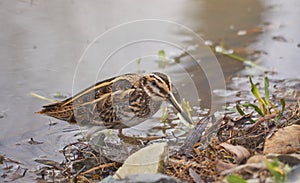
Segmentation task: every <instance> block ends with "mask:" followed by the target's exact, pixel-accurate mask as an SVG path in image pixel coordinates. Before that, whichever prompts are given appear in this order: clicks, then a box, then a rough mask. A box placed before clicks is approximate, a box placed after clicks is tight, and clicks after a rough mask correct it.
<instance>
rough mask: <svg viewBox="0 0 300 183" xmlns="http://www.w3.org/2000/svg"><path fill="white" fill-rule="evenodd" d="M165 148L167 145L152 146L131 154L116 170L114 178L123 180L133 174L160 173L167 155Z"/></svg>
mask: <svg viewBox="0 0 300 183" xmlns="http://www.w3.org/2000/svg"><path fill="white" fill-rule="evenodd" d="M167 146H168V144H167V143H158V144H152V145H150V146H147V147H145V148H143V149H140V150H139V151H137V152H135V153H133V154H132V155H130V156H129V157H128V158H127V160H125V162H124V164H123V166H122V167H120V168H119V169H118V171H117V172H116V173H115V175H114V178H116V179H124V178H125V177H127V176H129V175H135V174H156V173H161V172H162V171H163V166H164V161H165V158H166V155H167Z"/></svg>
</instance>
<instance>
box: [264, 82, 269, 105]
mask: <svg viewBox="0 0 300 183" xmlns="http://www.w3.org/2000/svg"><path fill="white" fill-rule="evenodd" d="M269 85H270V84H269V78H268V77H265V102H266V105H267V107H268V108H269V105H270V94H269ZM268 108H267V109H268Z"/></svg>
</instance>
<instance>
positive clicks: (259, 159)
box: [247, 154, 268, 163]
mask: <svg viewBox="0 0 300 183" xmlns="http://www.w3.org/2000/svg"><path fill="white" fill-rule="evenodd" d="M267 160H268V159H267V157H266V156H264V155H260V154H257V155H254V156H252V157H250V158H249V159H248V160H247V163H263V162H265V161H267Z"/></svg>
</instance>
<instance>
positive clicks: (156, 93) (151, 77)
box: [140, 72, 192, 123]
mask: <svg viewBox="0 0 300 183" xmlns="http://www.w3.org/2000/svg"><path fill="white" fill-rule="evenodd" d="M140 82H141V83H140V84H141V86H142V88H143V90H144V91H145V92H146V94H147V95H148V96H150V97H151V99H152V100H155V101H167V102H169V103H170V104H172V105H173V107H174V108H175V109H176V110H177V111H178V112H179V113H180V114H181V115H182V116H183V118H185V120H186V121H187V122H189V123H192V121H191V120H190V119H189V117H188V115H187V114H186V113H185V112H184V111H183V109H182V107H181V106H180V105H179V103H178V101H177V100H176V99H175V97H174V95H173V93H172V87H173V85H172V81H171V78H170V77H169V76H168V75H166V74H163V73H160V72H153V73H151V74H146V75H144V76H143V77H142V78H141V80H140Z"/></svg>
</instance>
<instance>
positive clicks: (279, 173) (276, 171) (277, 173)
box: [265, 159, 288, 183]
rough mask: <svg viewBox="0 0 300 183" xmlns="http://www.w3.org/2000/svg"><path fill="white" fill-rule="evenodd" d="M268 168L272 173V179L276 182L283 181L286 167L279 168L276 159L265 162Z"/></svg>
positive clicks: (280, 182)
mask: <svg viewBox="0 0 300 183" xmlns="http://www.w3.org/2000/svg"><path fill="white" fill-rule="evenodd" d="M265 164H266V166H267V168H268V170H269V171H270V172H271V174H272V175H273V179H274V181H275V182H276V183H284V182H285V180H286V177H287V173H288V171H287V170H288V168H281V167H280V164H279V161H278V159H275V160H273V161H271V162H268V161H266V162H265Z"/></svg>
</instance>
